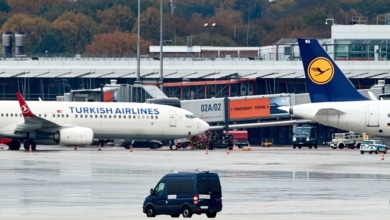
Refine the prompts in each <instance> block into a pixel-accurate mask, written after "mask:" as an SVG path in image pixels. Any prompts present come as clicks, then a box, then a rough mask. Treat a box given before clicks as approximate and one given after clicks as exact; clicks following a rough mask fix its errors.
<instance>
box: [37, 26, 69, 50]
mask: <svg viewBox="0 0 390 220" xmlns="http://www.w3.org/2000/svg"><path fill="white" fill-rule="evenodd" d="M46 51H47V53H49V54H50V55H61V54H63V53H65V44H64V40H63V39H62V38H61V36H60V35H59V34H56V33H55V32H54V31H49V32H47V33H45V34H44V36H43V38H42V40H41V41H40V42H39V43H38V44H37V46H36V47H35V49H34V51H33V52H34V54H38V55H40V54H44V53H46Z"/></svg>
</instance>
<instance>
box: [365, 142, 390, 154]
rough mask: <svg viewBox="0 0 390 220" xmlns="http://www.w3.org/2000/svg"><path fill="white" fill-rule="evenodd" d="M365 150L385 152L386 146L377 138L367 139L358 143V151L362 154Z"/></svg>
mask: <svg viewBox="0 0 390 220" xmlns="http://www.w3.org/2000/svg"><path fill="white" fill-rule="evenodd" d="M365 152H368V153H369V154H372V153H373V152H374V153H376V154H378V153H379V152H382V153H384V154H385V153H387V146H386V145H385V144H383V142H382V141H381V140H379V139H368V140H365V141H363V142H362V144H361V145H360V153H361V154H364V153H365Z"/></svg>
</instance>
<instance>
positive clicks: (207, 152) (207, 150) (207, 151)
mask: <svg viewBox="0 0 390 220" xmlns="http://www.w3.org/2000/svg"><path fill="white" fill-rule="evenodd" d="M205 154H206V155H208V154H209V148H208V147H206V153H205Z"/></svg>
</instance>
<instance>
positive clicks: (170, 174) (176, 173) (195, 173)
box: [164, 171, 218, 177]
mask: <svg viewBox="0 0 390 220" xmlns="http://www.w3.org/2000/svg"><path fill="white" fill-rule="evenodd" d="M203 175H210V176H215V175H218V174H217V173H212V172H210V171H203V172H175V173H168V174H166V175H165V176H164V177H178V176H182V177H185V176H203Z"/></svg>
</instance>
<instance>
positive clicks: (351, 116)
mask: <svg viewBox="0 0 390 220" xmlns="http://www.w3.org/2000/svg"><path fill="white" fill-rule="evenodd" d="M330 106H331V107H330ZM291 110H292V113H293V114H294V115H295V116H298V117H302V118H305V119H310V120H312V121H315V122H318V123H320V124H324V125H328V126H332V127H335V128H339V129H343V130H346V131H354V132H358V133H365V134H367V135H372V136H390V101H384V100H367V101H350V102H324V103H321V102H319V103H308V104H301V105H296V106H293V107H291Z"/></svg>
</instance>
